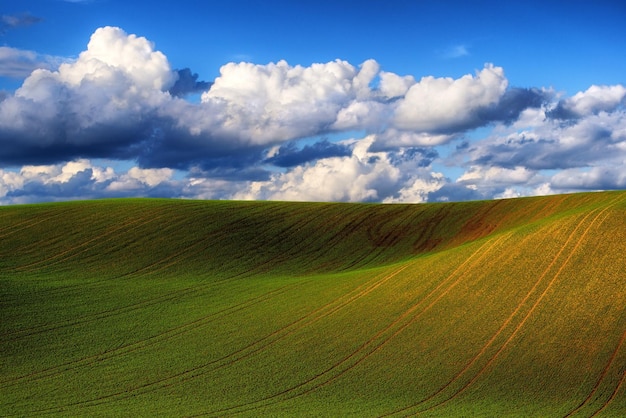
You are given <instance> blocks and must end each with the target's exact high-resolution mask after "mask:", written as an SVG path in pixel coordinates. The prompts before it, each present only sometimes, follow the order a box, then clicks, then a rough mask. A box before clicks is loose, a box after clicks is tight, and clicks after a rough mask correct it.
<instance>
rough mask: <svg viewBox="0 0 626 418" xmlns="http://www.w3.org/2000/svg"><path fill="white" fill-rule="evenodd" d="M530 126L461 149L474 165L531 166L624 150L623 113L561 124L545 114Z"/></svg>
mask: <svg viewBox="0 0 626 418" xmlns="http://www.w3.org/2000/svg"><path fill="white" fill-rule="evenodd" d="M543 113H544V119H543V121H542V122H540V123H539V124H537V125H535V126H533V127H532V128H531V129H523V130H519V129H517V127H516V126H514V127H512V129H513V130H514V131H513V132H506V131H504V132H503V133H504V134H495V135H492V136H490V137H488V138H486V139H484V140H482V141H478V142H476V143H474V144H473V145H472V146H470V148H468V149H467V150H461V151H460V153H462V154H463V156H464V157H466V158H469V161H470V164H473V165H490V166H499V167H505V168H513V167H517V166H521V167H527V168H529V169H533V170H548V169H567V168H575V167H588V166H592V165H594V164H599V163H602V162H604V161H607V160H610V159H612V158H622V157H624V156H626V155H625V152H626V113H625V112H624V111H615V112H613V113H605V112H601V113H599V114H597V115H595V114H592V115H590V116H587V117H585V118H582V119H580V120H578V121H577V122H576V123H574V124H565V125H563V124H560V123H558V122H555V121H553V120H551V119H549V118H546V117H545V112H543Z"/></svg>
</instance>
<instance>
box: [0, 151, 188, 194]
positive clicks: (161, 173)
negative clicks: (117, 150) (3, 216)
mask: <svg viewBox="0 0 626 418" xmlns="http://www.w3.org/2000/svg"><path fill="white" fill-rule="evenodd" d="M172 176H173V170H170V169H141V168H138V167H131V168H130V169H129V170H127V171H126V172H121V173H117V172H115V170H114V169H113V168H112V167H102V166H98V165H95V164H93V163H92V162H91V161H89V160H86V159H79V160H73V161H69V162H67V163H62V164H52V165H28V166H24V167H22V168H21V169H20V170H19V171H8V170H3V169H0V204H9V203H33V202H40V201H50V200H73V199H88V198H100V197H126V196H146V197H165V196H167V197H173V196H177V195H180V194H182V193H181V189H182V188H183V187H182V186H183V185H182V184H180V183H178V184H177V183H176V181H174V180H172Z"/></svg>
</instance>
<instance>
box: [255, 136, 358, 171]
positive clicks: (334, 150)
mask: <svg viewBox="0 0 626 418" xmlns="http://www.w3.org/2000/svg"><path fill="white" fill-rule="evenodd" d="M351 154H352V148H351V147H349V146H347V145H344V144H337V143H332V142H329V141H328V140H327V139H324V140H322V141H319V142H315V143H314V144H312V145H305V146H304V147H302V148H298V146H297V144H296V143H295V142H288V143H286V144H283V145H281V147H280V148H279V150H278V153H277V154H276V155H274V156H272V157H271V158H267V159H266V160H265V162H266V163H269V164H273V165H276V166H278V167H294V166H296V165H301V164H304V163H307V162H309V161H315V160H318V159H320V158H328V157H347V156H349V155H351Z"/></svg>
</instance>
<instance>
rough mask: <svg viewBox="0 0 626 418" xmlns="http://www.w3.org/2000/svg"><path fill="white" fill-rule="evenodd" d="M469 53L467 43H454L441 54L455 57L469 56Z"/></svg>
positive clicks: (448, 57)
mask: <svg viewBox="0 0 626 418" xmlns="http://www.w3.org/2000/svg"><path fill="white" fill-rule="evenodd" d="M469 54H470V53H469V49H468V48H467V46H466V45H453V46H451V47H449V48H448V49H446V50H445V51H443V53H442V54H441V56H442V57H443V58H446V59H454V58H461V57H465V56H468V55H469Z"/></svg>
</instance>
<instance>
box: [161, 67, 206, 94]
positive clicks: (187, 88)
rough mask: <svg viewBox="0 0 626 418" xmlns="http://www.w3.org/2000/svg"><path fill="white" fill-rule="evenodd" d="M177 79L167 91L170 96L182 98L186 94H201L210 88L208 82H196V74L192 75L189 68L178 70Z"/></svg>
mask: <svg viewBox="0 0 626 418" xmlns="http://www.w3.org/2000/svg"><path fill="white" fill-rule="evenodd" d="M176 72H177V79H176V82H175V83H174V85H173V86H172V87H171V88H170V89H169V93H170V94H171V95H172V96H177V97H184V96H186V95H188V94H194V93H202V92H203V91H205V90H208V89H209V88H210V87H211V84H212V83H209V82H208V81H198V77H199V75H198V74H195V73H192V72H191V70H190V69H189V68H183V69H182V70H178V71H176Z"/></svg>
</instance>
